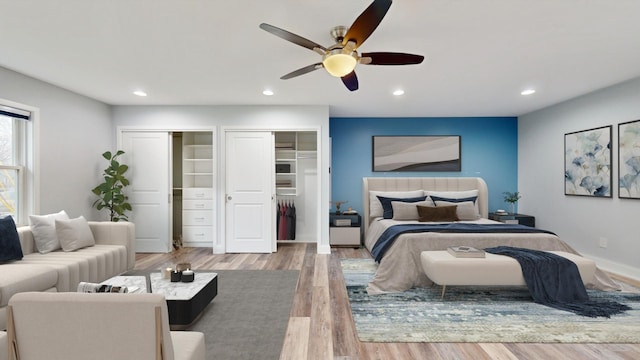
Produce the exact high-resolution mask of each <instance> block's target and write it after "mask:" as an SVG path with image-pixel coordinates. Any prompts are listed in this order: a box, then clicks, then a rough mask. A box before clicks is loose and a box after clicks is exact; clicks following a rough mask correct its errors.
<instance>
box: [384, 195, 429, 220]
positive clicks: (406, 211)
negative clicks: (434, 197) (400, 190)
mask: <svg viewBox="0 0 640 360" xmlns="http://www.w3.org/2000/svg"><path fill="white" fill-rule="evenodd" d="M418 205H420V206H432V207H433V206H434V205H433V201H431V199H426V200H425V201H419V202H416V203H408V202H403V201H392V202H391V207H392V208H393V220H418V218H419V217H420V215H418Z"/></svg>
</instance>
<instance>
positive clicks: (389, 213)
mask: <svg viewBox="0 0 640 360" xmlns="http://www.w3.org/2000/svg"><path fill="white" fill-rule="evenodd" d="M426 199H427V196H426V195H425V196H418V197H413V198H406V199H404V198H388V197H384V196H378V200H380V203H381V204H382V217H383V218H385V219H393V206H392V205H391V202H392V201H402V202H406V203H415V202H420V201H425V200H426Z"/></svg>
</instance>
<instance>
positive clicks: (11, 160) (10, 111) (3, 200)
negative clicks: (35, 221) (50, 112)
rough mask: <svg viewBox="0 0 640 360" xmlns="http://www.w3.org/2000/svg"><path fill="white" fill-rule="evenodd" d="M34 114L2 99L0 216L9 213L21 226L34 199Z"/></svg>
mask: <svg viewBox="0 0 640 360" xmlns="http://www.w3.org/2000/svg"><path fill="white" fill-rule="evenodd" d="M11 105H14V104H13V103H11ZM31 115H32V114H31V112H30V111H26V110H22V109H20V108H15V107H13V106H9V102H7V101H4V100H1V99H0V217H4V216H7V215H10V216H12V217H13V218H14V220H15V222H16V224H20V225H24V224H26V223H27V221H26V220H27V219H26V214H27V213H29V212H33V199H34V198H35V196H34V195H35V194H34V187H33V175H32V174H33V163H34V162H33V141H32V139H33V137H32V136H31V135H32V134H33V122H32V121H31V120H32V118H31Z"/></svg>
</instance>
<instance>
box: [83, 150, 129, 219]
mask: <svg viewBox="0 0 640 360" xmlns="http://www.w3.org/2000/svg"><path fill="white" fill-rule="evenodd" d="M122 154H124V151H122V150H118V151H117V152H116V153H115V154H111V151H107V152H105V153H103V154H102V157H103V158H105V159H107V161H108V162H109V166H108V167H107V168H106V169H104V172H103V176H104V182H103V183H101V184H100V185H98V186H96V187H95V188H93V190H91V192H93V193H94V194H96V195H97V196H98V197H99V199H97V200H96V201H95V202H94V203H93V205H92V206H93V207H96V208H97V209H98V210H102V209H105V208H106V209H108V210H109V220H110V221H113V222H117V221H120V220H124V221H127V220H128V217H127V215H126V214H125V212H126V211H131V204H129V203H128V202H127V200H128V197H127V196H126V195H125V194H124V192H123V189H124V188H125V187H127V186H128V185H129V180H128V179H127V178H126V177H125V176H124V174H125V173H126V172H127V170H128V169H129V166H127V165H125V164H120V162H118V157H119V156H120V155H122Z"/></svg>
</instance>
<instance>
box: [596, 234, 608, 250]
mask: <svg viewBox="0 0 640 360" xmlns="http://www.w3.org/2000/svg"><path fill="white" fill-rule="evenodd" d="M608 242H609V240H608V239H607V238H606V237H601V238H600V242H599V243H598V245H600V247H601V248H603V249H606V248H607V243H608Z"/></svg>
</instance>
